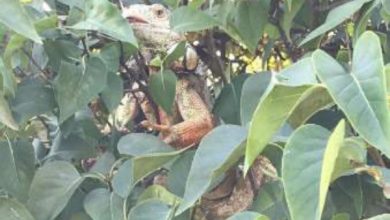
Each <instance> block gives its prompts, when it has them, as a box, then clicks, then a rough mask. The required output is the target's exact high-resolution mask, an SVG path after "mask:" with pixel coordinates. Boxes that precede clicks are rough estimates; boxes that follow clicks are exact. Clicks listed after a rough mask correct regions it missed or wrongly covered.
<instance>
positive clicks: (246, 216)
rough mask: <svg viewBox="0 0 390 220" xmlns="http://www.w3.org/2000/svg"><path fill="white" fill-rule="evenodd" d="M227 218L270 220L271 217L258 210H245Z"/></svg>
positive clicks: (234, 219)
mask: <svg viewBox="0 0 390 220" xmlns="http://www.w3.org/2000/svg"><path fill="white" fill-rule="evenodd" d="M227 220H269V218H268V217H267V216H265V215H262V214H260V213H257V212H250V211H244V212H240V213H237V214H235V215H233V216H231V217H229V218H228V219H227Z"/></svg>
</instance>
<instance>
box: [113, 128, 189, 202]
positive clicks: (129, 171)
mask: <svg viewBox="0 0 390 220" xmlns="http://www.w3.org/2000/svg"><path fill="white" fill-rule="evenodd" d="M185 150H186V149H183V150H180V151H175V150H174V149H173V148H171V147H170V146H169V145H167V144H166V143H164V142H163V141H162V140H160V139H158V138H157V137H155V136H153V135H150V134H137V133H133V134H129V135H126V136H124V137H122V138H121V139H120V141H119V143H118V151H119V153H121V154H124V155H129V156H133V158H132V159H131V160H129V161H126V162H125V163H124V164H123V165H122V166H121V167H120V168H119V170H118V173H117V175H115V177H114V180H113V188H114V191H115V192H116V193H117V194H118V195H120V196H121V197H123V198H126V196H128V194H129V193H130V191H131V190H132V188H133V187H134V185H135V184H136V183H137V182H138V181H140V180H141V179H142V178H144V177H145V176H147V175H148V174H150V173H151V172H153V171H155V170H157V169H158V168H160V167H162V166H163V165H164V164H166V163H168V162H169V161H171V160H173V159H175V158H176V157H177V156H178V155H179V154H180V153H182V152H183V151H185Z"/></svg>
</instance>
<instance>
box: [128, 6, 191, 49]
mask: <svg viewBox="0 0 390 220" xmlns="http://www.w3.org/2000/svg"><path fill="white" fill-rule="evenodd" d="M122 15H123V17H125V18H126V19H127V20H128V21H129V23H130V24H131V26H132V27H133V30H134V32H135V35H136V36H137V38H138V39H139V40H140V41H141V43H143V44H145V45H149V46H153V47H164V48H167V47H169V46H171V45H173V44H175V43H177V42H179V41H182V40H184V36H183V35H181V34H179V33H177V32H174V31H172V29H171V28H170V25H169V17H170V11H169V10H168V9H167V8H165V7H164V6H163V5H161V4H153V5H144V4H133V5H130V6H128V7H125V8H123V9H122Z"/></svg>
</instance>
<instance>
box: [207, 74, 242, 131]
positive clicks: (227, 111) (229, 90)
mask: <svg viewBox="0 0 390 220" xmlns="http://www.w3.org/2000/svg"><path fill="white" fill-rule="evenodd" d="M248 76H249V75H247V74H240V75H238V76H237V77H234V78H233V79H232V82H231V83H229V84H227V85H225V86H224V87H223V89H222V91H221V93H220V94H219V96H218V97H217V99H216V100H215V103H214V106H213V113H214V114H215V115H217V116H219V117H221V118H222V120H223V121H224V122H225V123H226V124H236V125H240V124H241V122H240V99H241V96H242V95H241V91H242V86H243V84H244V82H245V81H246V79H247V78H248Z"/></svg>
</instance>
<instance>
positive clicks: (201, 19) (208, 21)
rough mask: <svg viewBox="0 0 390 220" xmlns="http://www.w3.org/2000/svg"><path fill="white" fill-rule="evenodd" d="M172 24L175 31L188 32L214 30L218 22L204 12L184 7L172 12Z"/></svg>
mask: <svg viewBox="0 0 390 220" xmlns="http://www.w3.org/2000/svg"><path fill="white" fill-rule="evenodd" d="M170 24H171V27H172V28H173V30H174V31H177V32H188V31H201V30H204V29H208V28H212V27H214V26H216V25H217V21H216V20H214V18H213V17H211V16H210V15H208V14H206V13H205V12H203V11H200V10H197V9H195V8H192V7H189V6H182V7H179V8H177V9H175V10H174V11H173V12H172V14H171V17H170Z"/></svg>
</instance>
